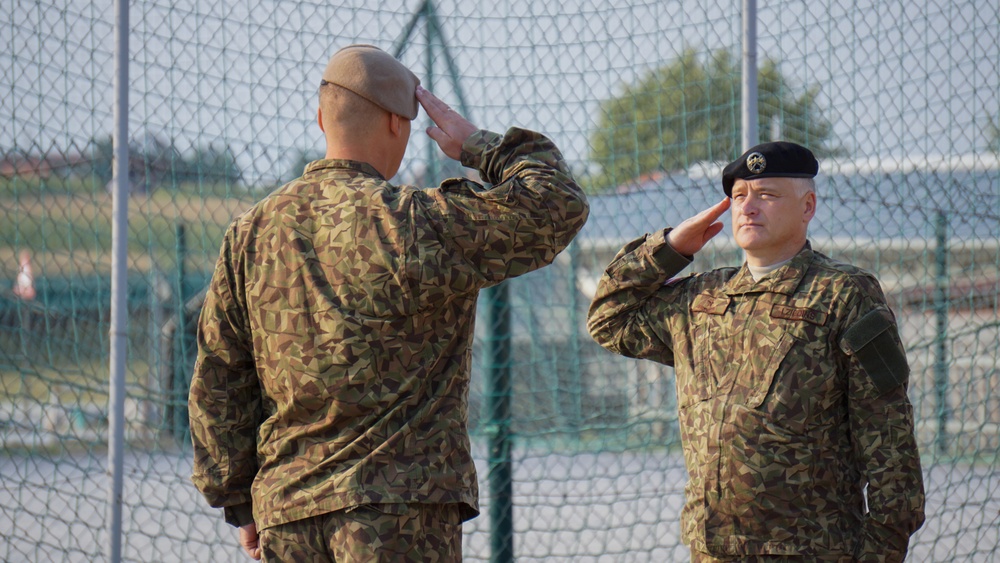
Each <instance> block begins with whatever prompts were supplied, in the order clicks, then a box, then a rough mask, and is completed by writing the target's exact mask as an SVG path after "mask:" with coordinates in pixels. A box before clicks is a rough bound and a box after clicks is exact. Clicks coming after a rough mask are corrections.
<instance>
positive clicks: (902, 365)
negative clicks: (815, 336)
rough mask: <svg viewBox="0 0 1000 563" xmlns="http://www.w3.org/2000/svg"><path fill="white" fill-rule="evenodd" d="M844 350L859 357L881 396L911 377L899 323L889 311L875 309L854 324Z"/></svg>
mask: <svg viewBox="0 0 1000 563" xmlns="http://www.w3.org/2000/svg"><path fill="white" fill-rule="evenodd" d="M840 347H841V349H842V350H843V351H844V353H845V354H847V355H849V356H856V357H857V358H858V362H860V363H861V367H862V368H864V370H865V373H867V374H868V377H869V378H870V379H871V381H872V384H874V385H875V388H876V389H877V390H878V393H879V394H880V395H882V394H884V393H886V392H887V391H890V390H892V389H895V388H896V387H897V386H899V385H902V384H903V383H904V382H905V381H906V378H907V377H909V375H910V366H909V364H908V363H907V361H906V353H905V352H904V351H903V347H902V346H901V345H900V343H899V336H898V334H897V332H896V323H895V320H894V319H893V317H892V313H890V312H889V311H888V310H886V309H875V310H873V311H871V312H869V313H867V314H866V315H865V316H863V317H861V319H860V320H859V321H858V322H856V323H854V324H853V325H851V327H850V328H848V329H847V331H846V332H845V333H844V336H843V338H842V339H841V342H840Z"/></svg>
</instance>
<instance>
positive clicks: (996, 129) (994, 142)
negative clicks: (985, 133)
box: [987, 117, 1000, 153]
mask: <svg viewBox="0 0 1000 563" xmlns="http://www.w3.org/2000/svg"><path fill="white" fill-rule="evenodd" d="M987 128H988V129H989V136H990V141H989V145H988V146H989V150H991V151H993V152H996V153H1000V117H998V118H997V120H996V121H993V120H992V119H991V120H990V122H989V124H987Z"/></svg>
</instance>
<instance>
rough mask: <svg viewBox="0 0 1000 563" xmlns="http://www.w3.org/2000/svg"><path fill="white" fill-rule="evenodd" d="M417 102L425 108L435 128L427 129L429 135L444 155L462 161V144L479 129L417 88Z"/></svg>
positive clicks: (438, 100) (444, 104)
mask: <svg viewBox="0 0 1000 563" xmlns="http://www.w3.org/2000/svg"><path fill="white" fill-rule="evenodd" d="M416 94H417V101H418V102H420V105H421V106H423V107H424V111H426V112H427V116H428V117H430V118H431V121H433V122H434V125H435V126H432V127H428V128H427V135H428V136H429V137H430V138H431V139H434V141H435V142H436V143H437V144H438V146H439V147H441V150H442V151H444V154H446V155H448V157H449V158H453V159H455V160H457V161H459V162H461V160H462V143H464V142H465V140H466V139H468V138H469V135H472V134H473V133H475V132H476V131H477V130H478V127H476V126H475V125H473V124H472V123H470V122H469V121H468V120H467V119H465V118H464V117H462V116H461V115H459V113H458V112H456V111H455V110H453V109H451V108H450V107H448V104H446V103H444V102H442V101H441V100H440V99H438V97H437V96H435V95H434V94H431V93H430V92H428V91H427V90H425V89H424V88H423V87H422V86H417V92H416Z"/></svg>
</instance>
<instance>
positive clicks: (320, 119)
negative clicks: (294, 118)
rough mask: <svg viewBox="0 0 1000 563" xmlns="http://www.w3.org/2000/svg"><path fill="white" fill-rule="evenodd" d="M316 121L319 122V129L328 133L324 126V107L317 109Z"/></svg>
mask: <svg viewBox="0 0 1000 563" xmlns="http://www.w3.org/2000/svg"><path fill="white" fill-rule="evenodd" d="M316 123H319V130H320V131H322V132H324V133H326V127H323V108H319V109H317V110H316Z"/></svg>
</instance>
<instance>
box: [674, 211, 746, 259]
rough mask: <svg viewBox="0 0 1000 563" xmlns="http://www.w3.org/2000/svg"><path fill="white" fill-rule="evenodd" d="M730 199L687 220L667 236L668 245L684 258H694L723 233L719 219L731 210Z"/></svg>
mask: <svg viewBox="0 0 1000 563" xmlns="http://www.w3.org/2000/svg"><path fill="white" fill-rule="evenodd" d="M731 202H732V200H730V199H729V198H728V197H727V198H725V199H723V200H722V201H720V202H719V203H716V204H715V205H713V206H712V207H709V208H708V209H706V210H704V211H702V212H701V213H699V214H697V215H695V216H694V217H691V218H689V219H686V220H685V221H684V222H682V223H681V224H680V225H677V226H676V227H674V228H673V230H671V231H670V233H668V234H667V243H668V244H670V246H671V247H673V249H674V250H676V251H677V252H679V253H681V254H683V255H684V256H694V255H695V253H697V252H698V251H699V250H701V248H702V247H703V246H705V243H707V242H708V241H709V240H711V239H712V237H714V236H715V235H717V234H719V233H720V232H721V231H722V223H721V222H719V221H718V218H719V217H721V216H722V214H723V213H725V212H726V210H727V209H729V205H730V203H731Z"/></svg>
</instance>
